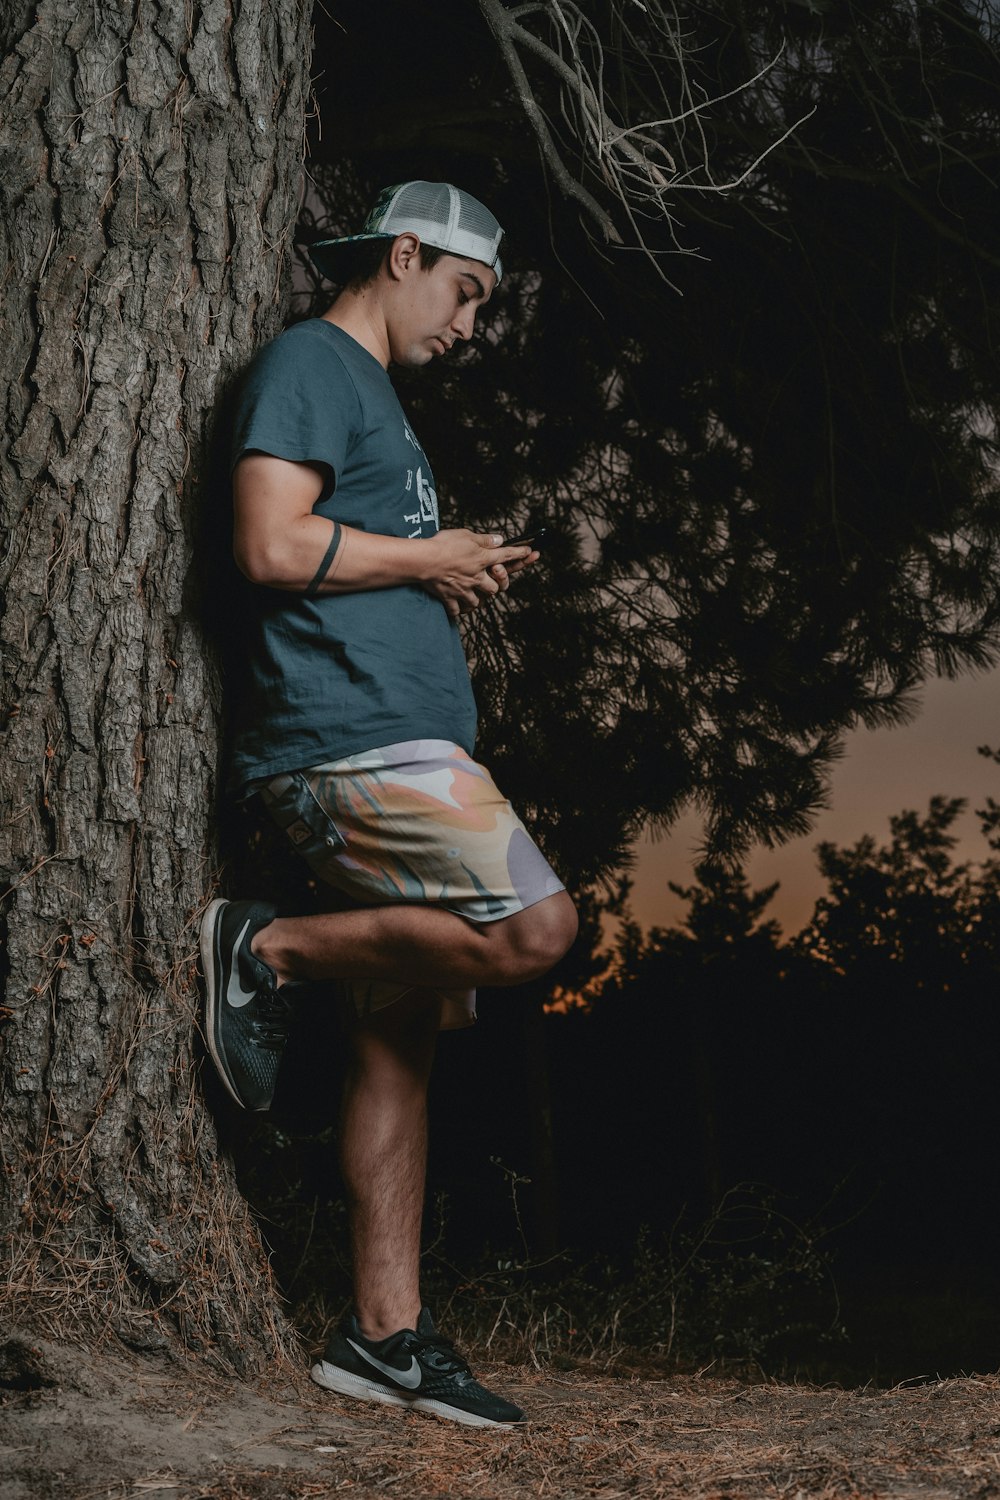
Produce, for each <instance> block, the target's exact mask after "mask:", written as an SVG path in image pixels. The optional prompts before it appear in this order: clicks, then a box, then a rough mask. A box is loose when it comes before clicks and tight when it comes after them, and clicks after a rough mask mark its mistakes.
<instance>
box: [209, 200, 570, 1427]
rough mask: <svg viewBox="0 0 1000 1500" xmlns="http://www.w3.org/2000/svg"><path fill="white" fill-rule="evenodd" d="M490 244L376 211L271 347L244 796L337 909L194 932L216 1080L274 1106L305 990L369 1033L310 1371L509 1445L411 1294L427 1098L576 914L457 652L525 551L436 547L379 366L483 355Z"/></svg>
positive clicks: (253, 569) (242, 710) (475, 205)
mask: <svg viewBox="0 0 1000 1500" xmlns="http://www.w3.org/2000/svg"><path fill="white" fill-rule="evenodd" d="M502 233H503V232H502V230H501V229H500V226H499V224H498V223H497V221H496V219H495V218H494V217H493V215H492V214H491V213H490V212H489V210H488V209H486V208H484V206H483V205H482V204H481V203H479V202H478V201H477V200H476V199H475V198H472V197H470V195H469V194H467V193H464V192H461V191H460V190H458V189H457V188H454V187H451V186H450V185H449V184H447V183H428V182H410V183H404V184H403V185H401V186H398V187H394V188H387V189H385V191H384V192H383V193H382V194H381V195H380V196H379V199H378V201H377V203H376V205H375V207H374V209H373V210H372V212H371V214H370V215H369V217H368V220H367V222H366V224H365V226H364V228H363V230H362V232H361V234H359V235H353V236H349V237H347V238H346V239H340V240H327V241H324V242H323V243H322V244H320V245H318V246H316V247H315V248H314V251H313V255H314V258H315V260H316V263H317V265H318V266H319V267H320V269H321V270H322V271H323V272H324V273H325V274H326V273H329V274H331V276H332V278H333V279H336V280H339V281H340V283H341V284H342V285H344V289H343V290H342V291H341V292H340V295H339V296H338V297H337V298H336V300H335V301H334V303H333V305H332V306H331V307H330V308H329V309H328V311H327V312H326V313H325V314H324V315H323V316H322V317H321V318H315V319H312V320H310V321H308V322H304V323H299V324H297V325H296V326H294V327H293V328H290V329H288V330H287V331H286V332H285V333H283V334H282V335H281V336H280V337H279V338H278V339H276V340H275V341H274V342H273V343H272V344H270V345H268V346H267V347H266V348H265V349H263V350H262V351H261V352H260V353H259V355H258V356H257V358H256V359H255V360H254V362H253V364H252V365H251V367H250V369H249V372H248V375H247V378H246V380H245V382H244V385H243V388H242V394H241V397H240V402H239V408H238V415H237V420H236V424H235V446H234V449H233V461H234V469H233V493H234V506H235V554H236V560H237V563H238V564H239V567H240V568H241V570H242V571H243V572H244V573H245V574H246V576H247V577H248V578H249V579H250V580H251V582H252V583H253V584H254V585H256V587H255V588H254V589H253V590H252V591H251V592H252V595H253V600H254V604H255V610H254V613H253V615H252V617H251V618H249V619H247V620H246V621H245V622H241V625H244V626H245V636H244V639H243V643H242V644H243V649H244V651H245V656H246V682H245V684H244V688H243V691H242V693H241V694H240V697H239V701H238V702H237V703H236V704H235V705H234V708H235V718H236V721H237V722H236V733H235V760H234V766H233V781H234V785H235V787H236V788H237V790H238V793H239V795H241V796H243V797H246V796H249V795H252V794H255V795H256V796H258V797H259V799H260V802H261V803H262V805H263V806H264V807H265V808H266V809H267V811H268V813H269V814H270V816H271V817H272V818H273V819H274V820H275V822H276V823H277V824H278V825H279V826H280V827H282V828H284V829H285V830H286V831H287V834H288V837H289V838H290V839H291V841H292V843H293V844H294V845H295V847H296V848H297V849H298V850H299V852H300V853H301V854H302V855H303V857H304V858H305V859H306V861H307V862H308V864H309V865H310V867H311V869H312V871H313V872H314V873H315V874H316V875H317V876H319V877H320V878H321V879H322V880H324V881H326V882H328V883H329V884H330V885H332V886H334V887H336V889H337V890H338V891H339V892H340V893H342V895H346V896H347V897H348V898H350V907H349V909H348V910H339V911H334V912H330V913H328V914H323V915H318V916H301V917H297V916H278V915H277V913H276V911H275V909H274V908H273V907H272V906H269V905H267V904H266V903H264V902H261V901H222V900H216V901H213V902H212V903H211V905H210V906H209V908H208V910H207V912H206V914H205V917H204V921H203V924H202V959H203V965H204V972H205V983H206V1032H207V1037H208V1046H209V1050H210V1052H211V1055H212V1059H213V1061H214V1063H215V1065H216V1067H217V1069H218V1071H219V1074H220V1076H221V1078H222V1081H223V1083H224V1084H225V1086H226V1088H227V1089H228V1091H229V1093H230V1094H231V1095H232V1096H233V1098H234V1099H236V1100H237V1101H238V1103H240V1104H242V1105H243V1106H244V1107H245V1108H247V1109H252V1110H264V1109H267V1108H268V1106H269V1105H270V1102H271V1098H272V1096H273V1093H274V1086H275V1079H276V1076H277V1071H278V1067H279V1064H280V1061H281V1055H282V1050H283V1047H284V1043H285V1039H286V1036H287V1032H288V1027H289V1023H290V1019H291V1007H290V1003H289V990H290V986H292V985H294V984H295V983H296V982H301V981H304V980H318V979H331V980H332V979H336V980H338V981H341V986H340V987H341V989H342V990H346V992H347V995H348V997H349V999H350V1000H351V1002H352V1004H353V1008H354V1016H355V1019H354V1020H353V1022H352V1056H351V1065H350V1068H349V1071H348V1077H347V1083H346V1090H345V1099H344V1104H343V1116H342V1122H341V1133H340V1152H341V1162H342V1167H343V1174H344V1181H345V1183H346V1185H347V1191H348V1196H349V1204H350V1218H351V1237H352V1253H353V1266H354V1299H355V1311H354V1312H353V1313H352V1314H350V1315H349V1316H347V1317H346V1318H345V1319H344V1321H343V1323H342V1324H341V1326H340V1328H339V1329H338V1331H337V1332H336V1333H335V1335H334V1337H333V1339H332V1341H331V1343H330V1344H329V1346H328V1348H327V1350H326V1352H325V1354H324V1356H323V1358H322V1359H320V1360H319V1361H318V1362H317V1363H316V1365H315V1366H314V1367H313V1372H312V1373H313V1377H314V1379H315V1380H317V1381H318V1382H319V1384H320V1385H323V1386H326V1387H327V1388H328V1389H330V1390H333V1391H338V1392H340V1393H342V1394H344V1395H349V1396H356V1397H360V1398H362V1399H368V1400H375V1401H385V1402H390V1403H392V1404H395V1405H400V1406H406V1407H414V1408H416V1409H418V1410H424V1411H433V1412H437V1413H438V1414H440V1415H442V1416H447V1417H451V1418H453V1419H455V1420H457V1421H459V1422H467V1423H472V1424H475V1425H489V1426H493V1425H503V1424H506V1423H510V1422H516V1421H518V1420H520V1418H521V1412H520V1411H519V1410H518V1408H517V1407H516V1406H514V1405H512V1404H511V1403H510V1402H508V1401H504V1400H502V1399H501V1398H500V1397H497V1396H494V1395H492V1394H491V1393H490V1392H488V1391H486V1390H485V1389H484V1388H483V1387H482V1386H481V1385H480V1384H479V1383H478V1382H477V1381H476V1380H475V1379H474V1377H473V1376H472V1374H471V1373H470V1371H469V1368H468V1366H467V1364H466V1363H465V1361H464V1360H463V1359H462V1358H461V1357H460V1356H459V1355H458V1354H456V1352H455V1350H454V1349H453V1347H452V1345H451V1344H450V1343H448V1341H447V1340H445V1339H443V1338H442V1337H441V1336H440V1335H439V1334H438V1333H437V1331H436V1329H435V1327H434V1324H433V1322H432V1320H431V1316H430V1314H429V1312H428V1310H427V1309H426V1308H425V1307H423V1306H422V1304H421V1297H420V1289H419V1253H420V1224H421V1215H422V1206H423V1192H424V1172H425V1160H426V1130H427V1126H426V1093H427V1082H428V1078H429V1074H430V1068H431V1061H432V1057H433V1053H434V1044H435V1038H436V1034H437V1031H438V1030H439V1028H441V1027H451V1026H464V1025H468V1024H469V1023H470V1022H471V1021H472V1020H474V1018H475V1011H474V1002H475V987H476V986H477V985H481V984H486V985H511V984H518V983H520V982H522V981H524V980H528V979H533V978H535V977H537V976H538V975H540V974H543V973H544V972H545V971H546V970H547V969H548V968H550V967H551V965H552V964H553V963H555V962H556V960H557V959H558V958H560V957H561V956H562V954H563V953H564V952H565V951H566V949H567V948H568V946H569V944H570V943H571V942H572V940H573V937H574V935H575V932H576V915H575V912H574V909H573V905H572V902H571V901H570V899H569V897H568V895H567V894H566V891H565V890H564V888H563V886H562V884H561V882H560V881H559V879H558V877H557V876H556V874H555V873H554V871H553V870H552V869H551V867H550V866H549V864H548V863H547V861H546V860H545V858H544V857H543V855H542V854H541V852H540V851H539V849H538V848H537V846H536V845H535V843H534V842H533V840H532V839H531V837H530V836H529V834H528V833H527V831H526V830H525V828H524V825H523V824H522V823H521V822H520V820H519V819H518V818H517V816H516V815H515V813H514V812H513V810H512V808H511V806H510V804H509V802H507V801H506V800H505V799H504V798H503V796H502V795H501V794H500V792H499V791H498V790H497V788H496V786H495V785H494V783H493V781H492V779H491V777H490V775H489V773H488V771H486V770H485V769H484V767H482V766H481V765H478V764H477V763H476V762H475V761H474V760H473V759H472V751H473V744H474V738H475V727H476V710H475V703H474V701H473V697H472V690H471V686H470V682H469V674H468V669H467V667H466V664H465V659H464V655H463V652H462V645H461V640H460V636H459V630H458V623H457V622H458V617H459V615H461V614H463V613H464V612H465V611H467V610H472V609H479V608H482V607H485V606H489V605H490V604H491V603H492V602H493V601H495V599H496V598H497V596H498V595H499V594H501V593H502V592H503V591H504V590H505V589H506V588H507V587H508V583H509V579H510V575H511V574H513V573H516V572H518V571H520V570H521V569H523V568H526V567H528V566H530V565H531V564H532V563H533V562H535V561H536V560H537V555H538V554H537V553H536V552H534V551H532V549H531V548H530V547H529V546H525V545H510V546H508V545H505V544H504V539H503V537H501V536H496V535H477V534H476V533H474V532H471V531H467V530H465V529H462V528H455V529H446V530H440V529H439V523H438V508H437V496H436V493H435V489H434V478H433V474H432V472H431V468H430V464H429V463H428V461H427V457H426V455H425V454H424V452H423V449H422V448H421V446H420V443H419V441H418V439H417V437H416V435H415V433H414V432H413V429H412V428H411V427H410V425H409V423H408V422H407V419H406V416H405V414H404V413H403V410H402V408H401V407H400V405H399V402H398V400H397V399H396V396H395V393H394V391H393V388H392V385H391V384H390V381H389V377H388V374H387V370H388V367H389V365H390V364H399V365H410V366H416V365H425V364H428V363H429V362H430V360H432V359H434V358H435V357H436V356H439V355H443V354H446V353H447V351H448V350H449V349H450V348H451V347H452V345H453V344H454V343H455V342H456V340H458V339H468V338H470V337H471V336H472V332H473V327H474V324H475V319H476V313H477V311H478V309H479V308H480V307H481V306H482V305H483V304H484V303H486V302H487V301H488V300H489V298H490V295H491V293H492V292H493V289H494V287H495V286H496V285H497V283H498V282H499V280H500V276H501V274H502V272H501V264H500V258H499V247H500V241H501V238H502Z"/></svg>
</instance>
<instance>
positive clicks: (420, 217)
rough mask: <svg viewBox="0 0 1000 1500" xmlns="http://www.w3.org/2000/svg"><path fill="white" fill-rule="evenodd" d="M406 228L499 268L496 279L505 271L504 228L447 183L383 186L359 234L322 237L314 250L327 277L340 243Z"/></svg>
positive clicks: (442, 247) (333, 270)
mask: <svg viewBox="0 0 1000 1500" xmlns="http://www.w3.org/2000/svg"><path fill="white" fill-rule="evenodd" d="M407 230H411V231H412V232H413V233H414V234H416V235H418V236H419V237H420V239H421V240H422V241H423V243H424V244H426V245H433V246H435V248H436V249H438V250H449V251H450V252H451V253H452V254H453V255H461V256H465V257H467V258H468V259H470V260H481V261H483V262H484V264H485V265H487V266H489V267H490V268H491V269H492V270H493V271H495V272H496V278H497V281H499V280H500V278H501V276H502V275H503V266H502V265H501V263H500V242H501V240H502V239H503V230H502V229H501V228H500V225H499V224H498V223H497V221H496V219H495V218H494V216H493V215H492V214H491V213H490V211H489V209H488V208H487V207H486V206H485V204H482V203H480V201H479V199H478V198H473V196H472V194H471V193H463V192H462V190H461V188H456V187H452V185H451V184H450V183H448V182H401V183H397V184H396V185H395V186H393V187H386V188H383V189H382V191H381V192H380V193H379V195H378V199H377V201H376V203H375V206H374V207H373V209H372V211H371V213H370V214H369V215H368V218H367V219H366V221H365V224H364V227H363V229H362V231H361V233H360V234H348V235H342V236H341V237H340V238H339V239H335V240H320V241H319V242H318V243H317V244H315V245H313V247H312V249H311V251H310V253H311V255H312V258H313V260H314V261H315V262H316V264H317V265H318V266H319V268H320V270H321V271H323V273H324V274H325V275H326V274H331V273H332V274H334V275H335V273H336V256H337V254H338V252H339V249H340V247H341V246H342V245H350V244H354V243H356V242H357V241H358V240H370V239H389V238H394V237H395V236H396V235H397V234H404V233H405V232H406V231H407Z"/></svg>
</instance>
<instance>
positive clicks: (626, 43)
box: [479, 0, 808, 279]
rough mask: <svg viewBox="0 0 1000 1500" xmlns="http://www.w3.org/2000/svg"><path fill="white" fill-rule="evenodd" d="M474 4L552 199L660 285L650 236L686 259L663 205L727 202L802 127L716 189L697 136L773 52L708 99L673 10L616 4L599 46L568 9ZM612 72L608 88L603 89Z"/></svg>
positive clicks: (571, 2)
mask: <svg viewBox="0 0 1000 1500" xmlns="http://www.w3.org/2000/svg"><path fill="white" fill-rule="evenodd" d="M479 4H480V9H481V10H482V12H483V15H484V17H485V19H486V21H487V24H488V25H489V27H490V30H491V31H492V33H493V35H494V37H495V38H496V40H497V43H498V45H499V47H500V50H501V53H502V55H503V58H504V61H505V62H506V64H507V67H508V69H509V70H510V74H511V78H512V79H513V82H514V87H515V90H516V93H517V97H518V100H519V102H520V104H521V107H522V108H523V109H524V112H525V114H526V116H527V118H528V120H529V122H530V124H531V126H532V129H533V130H534V132H535V135H536V137H537V139H538V143H539V147H540V150H541V154H542V157H543V160H544V161H545V164H546V166H547V167H548V168H549V170H550V171H551V172H552V175H553V177H554V178H555V180H556V183H557V184H558V186H559V187H560V189H561V190H562V191H563V192H564V193H565V194H566V195H567V196H568V197H570V198H573V199H575V200H576V201H577V202H578V203H580V204H581V206H582V207H583V209H584V211H585V214H586V216H587V218H589V220H590V221H591V222H592V223H593V224H596V225H597V226H598V227H599V229H600V231H601V234H602V237H603V239H604V240H605V242H608V241H611V242H613V243H616V244H621V245H625V244H631V245H632V246H634V247H635V248H638V249H640V250H641V251H643V252H644V253H645V254H646V255H648V256H649V257H650V259H651V260H652V261H653V263H654V265H656V267H657V270H658V271H659V274H660V275H663V274H664V273H663V271H662V268H661V266H660V264H659V257H660V256H662V254H663V253H664V252H663V250H662V248H661V247H660V246H657V245H656V243H655V241H656V239H657V236H656V235H655V234H654V232H653V228H654V226H656V225H659V226H661V228H662V227H665V228H666V230H667V233H668V235H669V237H670V241H671V242H672V245H673V248H674V251H675V252H680V253H684V254H692V253H694V252H693V251H691V250H690V249H688V248H687V247H685V246H683V245H682V244H681V243H680V240H679V239H678V232H677V231H678V229H679V225H678V223H677V220H676V219H675V217H674V214H673V213H672V211H671V207H670V204H671V195H672V194H673V193H676V192H679V191H685V192H687V193H691V192H706V193H724V192H728V191H731V190H732V189H733V188H736V187H738V186H739V185H740V184H741V183H743V182H745V181H746V180H747V178H748V177H749V176H750V175H751V174H752V173H753V172H754V171H755V169H756V168H757V167H758V166H759V165H760V163H761V161H763V159H764V158H765V157H766V156H767V155H768V153H769V152H770V151H773V150H774V149H775V148H776V147H777V146H779V145H781V143H782V142H783V141H785V140H787V139H788V137H789V136H790V135H791V134H792V133H793V132H794V131H795V130H796V129H797V128H798V126H799V125H800V124H801V123H802V120H798V121H796V122H795V124H793V125H791V126H789V127H787V129H784V130H781V129H780V127H779V129H778V131H777V132H776V136H775V139H774V140H773V141H772V142H771V143H770V145H768V146H767V147H766V148H765V149H764V150H763V151H762V152H760V154H759V155H758V156H757V157H756V158H755V160H754V161H752V162H751V163H750V165H749V166H747V167H746V168H745V169H744V170H743V171H741V172H740V173H739V175H738V176H736V177H734V178H733V177H730V178H729V179H727V180H725V181H722V182H720V181H717V180H716V176H715V174H714V172H713V164H712V160H711V151H710V147H709V142H708V140H707V138H706V135H705V129H704V123H705V120H706V118H707V116H708V113H709V111H710V110H712V109H713V108H714V107H716V106H718V105H720V104H722V103H724V102H726V101H727V100H730V99H733V98H734V97H736V96H739V95H744V94H745V93H746V92H747V91H748V90H753V89H756V88H758V87H759V85H760V84H761V82H762V80H763V79H764V78H765V77H766V75H768V74H769V73H770V72H771V70H772V69H773V68H774V67H775V65H776V64H777V62H778V60H779V59H780V57H781V51H780V50H779V52H778V53H777V54H776V56H775V57H773V58H772V59H771V60H770V61H769V62H767V63H766V64H765V65H764V66H763V67H762V68H760V69H759V70H758V71H757V72H756V73H754V74H753V75H752V76H750V77H748V78H747V79H746V81H745V82H743V83H741V84H739V85H738V86H737V87H736V88H734V89H729V90H727V91H726V92H724V93H721V94H718V95H715V96H710V95H709V94H708V93H707V91H706V90H704V89H702V88H701V87H700V86H698V85H697V84H696V82H695V81H694V74H695V64H696V60H697V47H696V45H695V42H694V40H693V38H692V37H691V36H690V34H689V33H688V32H686V31H685V29H684V26H683V24H682V22H681V19H680V16H679V14H678V11H677V9H676V8H675V6H674V4H673V0H644V3H641V4H640V3H639V0H614V3H613V4H612V6H611V20H610V26H609V27H608V29H607V35H603V34H602V33H601V31H599V30H598V27H597V25H596V24H595V23H594V22H593V21H592V20H591V19H590V18H589V17H588V15H586V14H585V12H584V7H583V5H582V4H580V3H578V0H535V3H531V4H513V5H508V4H505V3H504V0H479ZM634 23H638V25H639V27H640V28H641V29H640V30H636V26H635V24H634ZM525 56H530V57H531V58H532V59H533V60H535V61H536V63H539V64H541V68H542V72H541V74H540V76H539V78H538V80H537V81H532V78H531V77H529V74H528V72H527V70H526V67H525V63H524V61H523V58H524V57H525ZM612 71H613V78H614V79H615V80H616V81H614V82H613V86H612V84H610V83H609V81H608V75H609V72H612ZM553 81H554V82H555V84H556V86H557V91H558V92H557V98H558V109H557V110H556V109H551V108H550V109H549V110H548V112H547V110H546V108H545V107H544V106H543V103H542V98H543V97H544V95H545V92H546V89H545V84H546V82H548V83H551V82H553ZM803 118H808V115H806V116H803ZM588 175H592V176H594V177H596V178H597V179H599V180H600V181H601V182H603V184H604V185H605V187H606V189H607V192H608V193H609V195H610V197H611V200H612V202H613V203H616V204H617V205H618V207H619V208H620V210H621V211H623V212H624V215H625V218H626V220H627V222H628V226H629V233H628V238H627V239H625V238H624V237H623V235H622V234H621V233H620V232H619V230H618V228H617V227H616V224H615V222H614V218H613V217H612V212H609V210H608V209H606V208H605V207H604V206H603V205H602V204H601V203H600V202H599V201H598V199H597V198H596V197H595V196H594V194H593V193H592V192H591V191H590V190H589V189H588V187H587V186H586V185H585V183H586V179H587V176H588ZM647 226H648V227H647ZM664 279H666V278H665V277H664Z"/></svg>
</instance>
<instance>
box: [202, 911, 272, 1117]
mask: <svg viewBox="0 0 1000 1500" xmlns="http://www.w3.org/2000/svg"><path fill="white" fill-rule="evenodd" d="M276 916H277V912H276V911H275V909H274V907H273V906H271V905H269V904H268V903H267V902H266V901H213V902H212V903H211V904H210V906H209V908H208V910H207V911H206V912H205V915H204V917H202V920H201V962H202V968H203V971H204V975H205V1041H206V1042H207V1044H208V1050H209V1052H210V1053H211V1057H212V1061H213V1062H214V1063H215V1066H216V1068H217V1069H218V1072H219V1077H220V1078H221V1079H222V1081H223V1083H224V1084H225V1086H226V1089H227V1090H228V1092H229V1093H230V1094H232V1096H233V1098H234V1099H235V1100H236V1102H237V1104H242V1106H243V1108H244V1109H252V1110H264V1109H269V1108H270V1105H271V1100H272V1099H273V1098H274V1086H275V1082H276V1080H277V1077H278V1069H279V1067H280V1066H281V1057H282V1053H283V1052H284V1050H285V1043H286V1042H287V1040H288V1028H289V1024H290V1022H291V1019H292V1013H291V1007H290V1005H289V1003H288V999H287V997H286V996H285V995H284V994H283V988H284V987H282V989H279V988H278V986H277V982H276V975H275V972H274V970H273V969H272V968H271V966H270V964H266V963H264V962H263V961H262V960H261V959H259V958H257V957H256V955H255V954H253V953H251V951H250V944H251V942H252V940H253V937H254V934H255V933H257V932H259V931H260V929H261V928H262V927H266V926H267V925H268V923H269V922H273V921H274V918H275V917H276Z"/></svg>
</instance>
